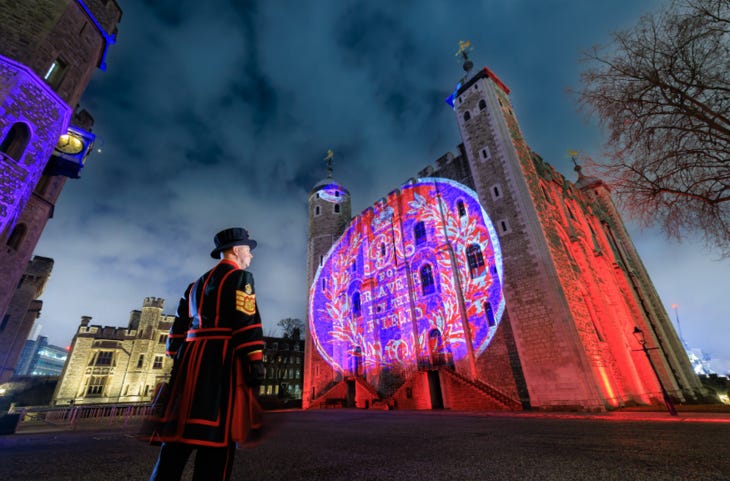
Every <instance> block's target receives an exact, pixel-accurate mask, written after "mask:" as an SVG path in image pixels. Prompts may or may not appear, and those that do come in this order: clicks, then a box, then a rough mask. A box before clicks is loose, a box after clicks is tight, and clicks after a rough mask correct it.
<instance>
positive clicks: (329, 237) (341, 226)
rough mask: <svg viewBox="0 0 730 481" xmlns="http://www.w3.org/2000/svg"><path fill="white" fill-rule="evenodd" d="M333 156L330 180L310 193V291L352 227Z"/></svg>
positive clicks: (343, 189)
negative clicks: (330, 253)
mask: <svg viewBox="0 0 730 481" xmlns="http://www.w3.org/2000/svg"><path fill="white" fill-rule="evenodd" d="M333 156H334V154H332V151H330V152H329V153H328V155H327V157H326V158H325V160H327V161H328V167H327V171H328V172H327V177H325V178H324V179H322V180H320V181H319V182H317V183H316V184H315V185H314V187H313V188H312V190H311V191H310V192H309V238H308V242H307V259H308V266H307V286H308V287H309V286H311V283H312V279H314V274H316V273H317V269H318V268H319V266H320V265H321V263H322V261H323V260H324V256H326V255H327V251H329V249H330V247H332V244H334V243H335V241H336V240H337V239H338V238H339V237H340V235H342V233H343V232H344V231H345V228H346V227H347V225H348V224H349V223H350V217H351V210H352V209H351V203H350V192H349V191H348V190H347V189H345V188H344V187H343V186H342V184H340V183H339V182H337V181H336V180H335V179H334V178H333V177H332V158H333Z"/></svg>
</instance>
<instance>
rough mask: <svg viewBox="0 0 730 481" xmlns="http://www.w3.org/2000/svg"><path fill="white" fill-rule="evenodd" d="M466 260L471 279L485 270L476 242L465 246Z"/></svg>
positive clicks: (482, 257) (479, 248) (480, 251)
mask: <svg viewBox="0 0 730 481" xmlns="http://www.w3.org/2000/svg"><path fill="white" fill-rule="evenodd" d="M466 262H467V264H469V275H470V276H471V278H472V279H474V278H475V277H479V276H481V275H482V274H484V272H485V271H486V268H485V267H484V256H483V255H482V249H481V247H479V245H477V244H471V245H470V246H469V247H467V249H466Z"/></svg>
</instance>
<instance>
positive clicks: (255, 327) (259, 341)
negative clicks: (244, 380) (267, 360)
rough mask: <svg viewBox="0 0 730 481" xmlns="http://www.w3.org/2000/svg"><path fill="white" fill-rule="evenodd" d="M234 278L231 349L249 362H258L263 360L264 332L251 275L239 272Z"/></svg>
mask: <svg viewBox="0 0 730 481" xmlns="http://www.w3.org/2000/svg"><path fill="white" fill-rule="evenodd" d="M235 277H236V279H235V281H236V285H235V289H234V294H233V296H234V299H233V301H234V323H233V349H234V350H235V352H236V353H237V354H238V355H240V356H247V357H248V359H249V361H260V360H262V359H263V348H264V338H263V336H264V331H263V329H262V326H261V315H260V314H259V309H258V305H257V303H256V291H255V289H254V282H253V275H252V274H251V273H250V272H246V271H239V273H238V275H237V276H235Z"/></svg>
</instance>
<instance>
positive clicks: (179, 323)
mask: <svg viewBox="0 0 730 481" xmlns="http://www.w3.org/2000/svg"><path fill="white" fill-rule="evenodd" d="M192 288H193V284H190V285H189V286H188V288H187V289H185V295H183V297H182V298H181V299H180V303H179V304H178V306H177V314H176V315H175V320H174V321H173V323H172V326H171V327H170V334H169V335H168V336H167V355H168V356H170V357H175V356H177V351H179V350H180V346H182V343H183V342H185V336H186V335H187V332H188V329H190V321H191V318H190V307H189V306H190V291H191V289H192Z"/></svg>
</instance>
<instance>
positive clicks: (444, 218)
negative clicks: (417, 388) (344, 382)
mask: <svg viewBox="0 0 730 481" xmlns="http://www.w3.org/2000/svg"><path fill="white" fill-rule="evenodd" d="M502 275H503V273H502V254H501V251H500V248H499V241H498V239H497V234H496V231H495V229H494V227H493V225H492V223H491V221H490V219H489V217H488V216H487V214H486V212H484V209H483V208H482V207H481V205H480V204H479V201H478V197H477V195H476V193H475V192H474V191H473V190H471V189H469V188H468V187H466V186H464V185H461V184H459V183H457V182H454V181H452V180H448V179H438V178H426V179H419V180H418V181H416V182H414V183H411V184H407V185H405V186H403V187H402V188H401V190H399V191H395V192H392V193H391V194H389V195H388V198H387V199H383V200H381V201H380V202H377V203H376V204H375V205H374V206H372V207H371V208H368V209H367V210H365V211H364V212H363V213H361V214H360V215H359V216H358V217H356V218H355V219H353V220H352V222H351V223H350V225H349V227H348V228H347V230H346V231H345V232H344V234H343V235H342V236H341V237H340V239H339V240H338V242H337V243H336V244H335V245H333V246H332V248H331V249H330V251H329V253H328V255H327V257H326V258H325V259H324V260H323V262H322V265H321V266H320V268H319V270H318V271H317V274H316V276H315V279H314V282H313V283H312V286H311V288H310V296H309V319H310V326H309V328H310V332H311V333H312V339H313V341H314V345H315V346H316V348H317V350H318V352H319V354H320V355H321V356H322V357H323V358H324V359H325V360H326V361H327V362H328V363H329V364H330V365H331V366H332V367H334V368H335V369H336V370H338V371H340V372H343V373H353V374H363V372H365V373H368V374H373V373H377V372H379V371H380V370H381V369H385V368H387V369H405V368H409V367H416V366H428V365H442V364H449V363H455V362H459V361H460V360H461V359H465V358H466V357H467V355H468V353H469V350H470V349H471V350H472V351H473V352H474V355H475V356H478V355H479V354H481V353H482V352H483V351H484V350H485V349H486V348H487V346H488V345H489V342H490V341H491V339H492V337H493V336H494V333H495V332H496V330H497V327H498V326H499V322H500V319H501V317H502V313H503V312H504V297H503V294H502V282H503V277H502ZM465 333H466V334H465Z"/></svg>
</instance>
